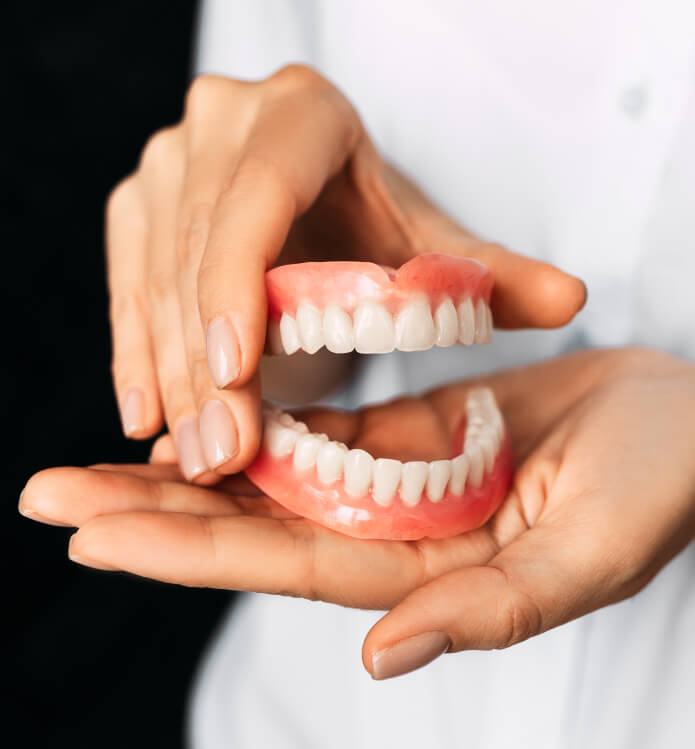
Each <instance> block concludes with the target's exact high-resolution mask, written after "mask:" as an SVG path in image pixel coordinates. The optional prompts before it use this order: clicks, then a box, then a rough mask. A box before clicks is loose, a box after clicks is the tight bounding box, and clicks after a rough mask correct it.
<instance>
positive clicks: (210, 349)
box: [206, 317, 240, 388]
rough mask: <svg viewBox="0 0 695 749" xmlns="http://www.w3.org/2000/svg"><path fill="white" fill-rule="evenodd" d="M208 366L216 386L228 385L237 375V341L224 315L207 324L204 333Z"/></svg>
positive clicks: (238, 365)
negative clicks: (205, 332)
mask: <svg viewBox="0 0 695 749" xmlns="http://www.w3.org/2000/svg"><path fill="white" fill-rule="evenodd" d="M206 348H207V355H208V366H209V367H210V375H211V376H212V381H213V382H214V383H215V385H217V387H218V388H222V387H225V386H226V385H229V383H230V382H233V381H234V380H236V378H237V377H238V376H239V367H240V364H239V341H238V339H237V336H236V333H235V332H234V328H233V327H232V324H231V323H230V322H229V320H227V318H226V317H216V318H214V320H211V321H210V323H209V324H208V329H207V334H206Z"/></svg>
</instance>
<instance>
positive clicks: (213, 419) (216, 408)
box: [200, 400, 239, 468]
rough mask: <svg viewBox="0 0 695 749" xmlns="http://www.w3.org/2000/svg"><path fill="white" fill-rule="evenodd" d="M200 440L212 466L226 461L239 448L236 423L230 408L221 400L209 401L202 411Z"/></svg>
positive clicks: (208, 462) (206, 458)
mask: <svg viewBox="0 0 695 749" xmlns="http://www.w3.org/2000/svg"><path fill="white" fill-rule="evenodd" d="M200 440H201V442H202V443H203V454H204V455H205V460H206V462H207V464H208V465H209V466H210V468H217V466H220V465H222V463H226V462H227V461H228V460H229V459H230V458H232V457H234V456H235V455H236V453H237V450H238V449H239V440H238V438H237V431H236V423H235V422H234V417H233V416H232V414H231V413H230V411H229V409H228V408H227V407H226V406H225V405H224V403H221V402H220V401H216V400H212V401H208V402H207V403H206V404H205V405H204V406H203V410H202V411H201V412H200Z"/></svg>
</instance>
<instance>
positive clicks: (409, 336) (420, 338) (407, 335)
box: [395, 302, 436, 351]
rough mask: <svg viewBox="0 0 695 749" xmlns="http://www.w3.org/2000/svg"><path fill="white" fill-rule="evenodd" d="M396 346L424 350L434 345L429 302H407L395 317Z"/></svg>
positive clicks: (411, 349)
mask: <svg viewBox="0 0 695 749" xmlns="http://www.w3.org/2000/svg"><path fill="white" fill-rule="evenodd" d="M395 327H396V348H397V349H398V350H399V351H426V350H427V349H431V348H432V346H434V342H435V337H436V332H435V329H434V321H433V320H432V312H431V311H430V305H429V302H416V303H413V304H408V305H407V306H405V307H403V309H402V310H401V311H400V312H399V313H398V315H397V317H396V326H395Z"/></svg>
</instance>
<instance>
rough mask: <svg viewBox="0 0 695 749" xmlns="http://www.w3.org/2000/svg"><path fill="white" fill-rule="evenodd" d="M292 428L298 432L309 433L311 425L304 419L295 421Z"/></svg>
mask: <svg viewBox="0 0 695 749" xmlns="http://www.w3.org/2000/svg"><path fill="white" fill-rule="evenodd" d="M292 429H294V431H295V432H297V434H309V427H308V426H307V425H306V424H305V423H304V422H303V421H295V422H294V424H292Z"/></svg>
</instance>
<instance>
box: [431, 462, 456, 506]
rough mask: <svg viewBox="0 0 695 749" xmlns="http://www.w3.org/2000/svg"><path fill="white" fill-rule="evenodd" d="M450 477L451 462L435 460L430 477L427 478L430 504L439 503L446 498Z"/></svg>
mask: <svg viewBox="0 0 695 749" xmlns="http://www.w3.org/2000/svg"><path fill="white" fill-rule="evenodd" d="M450 476H451V461H450V460H434V461H432V463H430V467H429V475H428V476H427V496H428V497H429V500H430V502H439V500H440V499H441V498H442V497H443V496H444V492H445V490H446V485H447V483H448V481H449V477H450Z"/></svg>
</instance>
